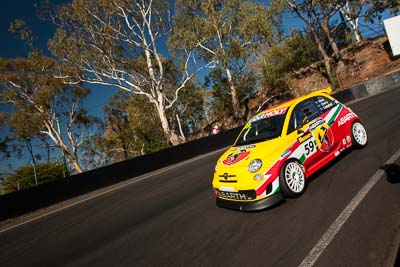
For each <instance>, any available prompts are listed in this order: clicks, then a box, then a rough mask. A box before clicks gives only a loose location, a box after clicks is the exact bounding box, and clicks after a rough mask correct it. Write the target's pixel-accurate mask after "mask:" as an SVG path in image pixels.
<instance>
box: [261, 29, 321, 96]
mask: <svg viewBox="0 0 400 267" xmlns="http://www.w3.org/2000/svg"><path fill="white" fill-rule="evenodd" d="M317 51H318V50H317V48H316V45H315V43H314V42H313V41H312V38H311V37H310V36H309V35H308V34H302V33H298V32H293V33H292V34H291V36H289V37H287V38H286V39H285V40H284V41H283V43H282V44H281V45H276V46H273V47H271V48H270V49H269V50H268V52H267V54H266V55H265V61H264V63H263V64H262V77H263V78H262V82H263V86H264V87H265V88H268V89H269V90H278V91H279V90H287V89H288V81H289V79H290V77H291V76H292V75H293V73H294V72H295V71H298V70H300V69H301V68H305V67H308V66H309V65H311V63H314V62H316V61H319V60H320V59H321V57H320V55H319V53H318V52H317Z"/></svg>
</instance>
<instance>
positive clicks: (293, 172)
mask: <svg viewBox="0 0 400 267" xmlns="http://www.w3.org/2000/svg"><path fill="white" fill-rule="evenodd" d="M279 185H280V187H281V192H282V194H283V196H284V197H286V198H296V197H299V196H301V195H302V194H303V193H304V191H306V188H307V179H306V175H305V174H304V169H303V166H302V165H301V164H300V163H298V162H297V161H294V160H293V161H288V162H286V163H285V164H284V165H283V167H282V169H281V173H280V175H279Z"/></svg>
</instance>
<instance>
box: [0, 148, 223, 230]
mask: <svg viewBox="0 0 400 267" xmlns="http://www.w3.org/2000/svg"><path fill="white" fill-rule="evenodd" d="M227 148H228V147H225V148H221V149H218V150H216V151H213V152H210V153H207V154H204V155H201V156H197V157H195V158H193V159H189V160H186V161H183V162H181V163H178V164H175V165H173V166H171V167H166V168H164V169H161V170H159V171H155V172H153V173H150V174H148V175H146V174H145V176H143V177H141V178H132V179H133V180H132V181H129V182H123V184H121V185H119V186H116V187H113V188H111V189H108V190H106V191H103V192H101V193H98V194H95V195H93V196H90V197H87V198H85V199H82V200H79V201H77V202H74V203H71V204H69V205H66V206H63V207H61V208H59V209H56V210H53V211H49V212H47V213H45V214H42V215H40V216H37V217H34V218H32V219H29V220H26V221H24V222H21V223H18V224H16V225H13V226H10V227H8V228H5V229H3V230H0V234H2V233H4V232H7V231H9V230H11V229H14V228H17V227H19V226H22V225H24V224H28V223H30V222H33V221H36V220H39V219H41V218H43V217H46V216H49V215H51V214H53V213H57V212H60V211H62V210H65V209H68V208H70V207H73V206H76V205H78V204H81V203H83V202H86V201H89V200H91V199H94V198H97V197H100V196H102V195H105V194H108V193H110V192H113V191H116V190H119V189H121V188H123V187H126V186H128V185H131V184H135V183H138V182H141V181H143V180H146V179H149V178H150V177H153V176H155V175H158V174H161V173H164V172H167V171H170V170H173V169H175V168H178V167H180V166H183V165H186V164H188V163H191V162H194V161H196V160H199V159H202V158H205V157H208V156H210V155H213V154H216V153H219V152H221V151H223V150H226V149H227ZM139 177H140V176H139Z"/></svg>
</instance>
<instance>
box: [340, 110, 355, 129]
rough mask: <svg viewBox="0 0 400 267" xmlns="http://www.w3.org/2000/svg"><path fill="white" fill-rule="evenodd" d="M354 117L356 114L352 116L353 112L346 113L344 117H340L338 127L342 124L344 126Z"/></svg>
mask: <svg viewBox="0 0 400 267" xmlns="http://www.w3.org/2000/svg"><path fill="white" fill-rule="evenodd" d="M355 117H356V114H354V113H353V112H350V113H347V114H346V115H344V116H343V117H341V118H340V119H339V121H338V126H339V127H340V126H342V125H343V124H345V123H346V122H348V121H349V120H351V119H353V118H355Z"/></svg>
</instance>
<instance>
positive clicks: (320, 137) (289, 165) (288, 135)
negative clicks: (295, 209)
mask: <svg viewBox="0 0 400 267" xmlns="http://www.w3.org/2000/svg"><path fill="white" fill-rule="evenodd" d="M331 92H332V90H331V88H330V87H328V88H326V89H324V90H319V91H315V92H313V93H310V94H308V95H306V96H303V97H300V98H297V99H294V100H290V101H288V102H285V103H283V104H281V105H279V106H277V107H274V108H271V109H269V110H265V111H262V112H260V113H258V114H257V115H255V116H254V117H253V118H251V119H250V120H249V121H248V122H247V124H246V125H245V126H244V127H243V129H242V131H241V132H240V134H239V136H238V137H237V139H236V141H235V143H234V144H233V146H232V147H230V148H229V149H228V150H227V151H226V152H225V153H224V154H223V155H222V156H221V157H220V158H219V160H218V162H217V165H216V166H215V173H214V178H213V182H212V186H213V189H214V194H215V197H216V202H217V205H218V206H220V207H225V208H229V209H238V210H242V211H250V210H260V209H264V208H266V207H269V206H272V205H275V204H277V203H279V202H281V201H282V200H283V199H284V198H295V197H298V196H300V195H301V194H302V193H303V192H304V191H305V189H306V187H307V179H308V177H310V176H311V175H312V174H313V173H315V172H316V171H317V170H319V169H321V167H323V166H324V165H326V164H327V163H328V162H330V161H331V160H333V159H334V158H336V157H337V156H339V155H340V154H341V153H342V152H343V151H345V150H346V149H349V148H351V147H363V146H365V145H367V141H368V137H367V132H366V130H365V127H364V125H363V123H362V120H361V119H360V117H358V116H357V115H356V114H355V113H354V112H353V111H352V110H351V109H350V108H349V107H347V106H345V105H343V104H342V103H340V102H339V101H337V100H336V99H334V98H333V97H332V96H330V93H331Z"/></svg>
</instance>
